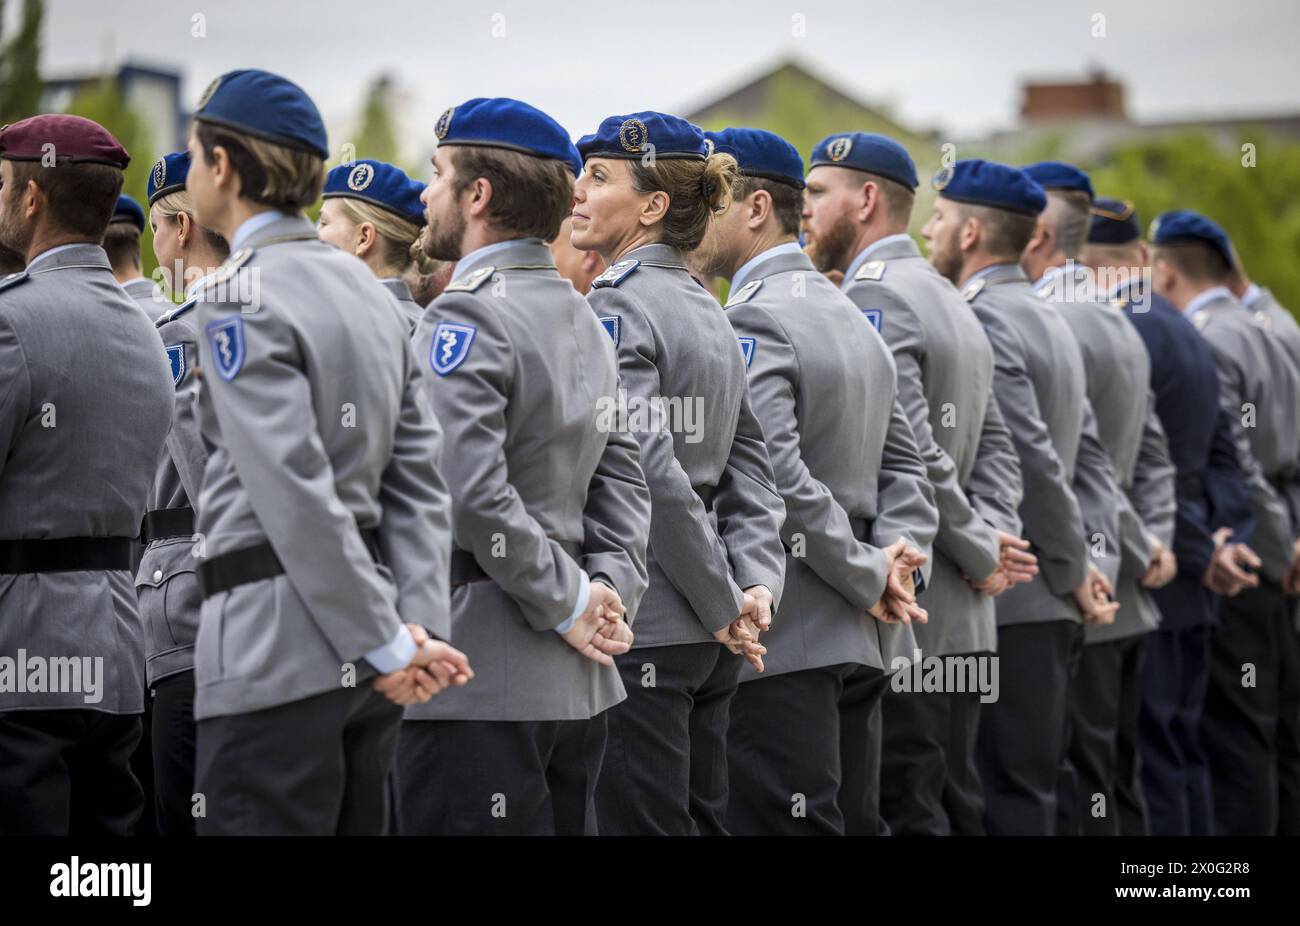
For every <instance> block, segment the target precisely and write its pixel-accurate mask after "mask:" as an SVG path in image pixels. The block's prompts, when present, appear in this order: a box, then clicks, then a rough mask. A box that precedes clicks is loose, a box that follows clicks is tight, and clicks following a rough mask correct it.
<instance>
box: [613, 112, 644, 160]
mask: <svg viewBox="0 0 1300 926" xmlns="http://www.w3.org/2000/svg"><path fill="white" fill-rule="evenodd" d="M648 134H649V133H648V132H647V131H646V127H645V123H644V122H642V121H641V120H640V119H628V120H627V121H626V122H624V123H623V124H622V125H621V126H619V129H618V141H619V144H621V145H622V146H623V150H624V151H629V152H632V153H633V154H635V153H636V152H638V151H640V150H641V149H642V148H644V147H645V143H646V141H647V136H648Z"/></svg>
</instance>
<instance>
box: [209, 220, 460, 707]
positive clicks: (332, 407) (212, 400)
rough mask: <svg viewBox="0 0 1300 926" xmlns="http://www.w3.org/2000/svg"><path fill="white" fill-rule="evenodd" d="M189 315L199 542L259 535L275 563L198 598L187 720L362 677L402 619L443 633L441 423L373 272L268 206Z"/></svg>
mask: <svg viewBox="0 0 1300 926" xmlns="http://www.w3.org/2000/svg"><path fill="white" fill-rule="evenodd" d="M195 328H196V330H201V331H202V332H203V337H201V338H200V340H199V363H200V366H201V369H202V375H201V379H202V387H201V388H200V390H199V403H198V420H199V429H200V431H201V433H202V435H203V440H204V442H205V444H206V446H207V449H208V459H207V464H206V466H205V468H204V472H203V487H202V490H201V491H200V493H199V504H198V515H199V518H198V526H199V532H200V534H201V535H202V537H201V538H200V541H201V543H202V547H203V550H202V552H204V553H205V555H206V556H209V557H211V556H216V555H218V554H222V553H227V552H229V551H232V550H237V549H242V548H245V547H249V546H254V545H257V544H260V543H263V542H270V544H271V546H272V547H273V548H274V550H275V553H276V555H277V556H278V557H279V559H280V561H281V563H283V565H284V569H285V573H284V574H283V575H279V576H276V577H274V578H272V579H267V580H263V581H260V582H252V583H247V584H244V585H239V586H236V587H235V588H233V589H231V590H229V591H227V592H222V593H219V594H216V595H213V596H212V597H210V598H208V599H206V600H205V601H204V602H203V609H202V617H201V619H200V622H199V635H198V641H197V644H196V646H195V654H194V661H195V685H196V693H195V716H196V717H197V718H198V719H200V720H202V719H203V718H205V717H214V716H218V715H222V714H234V713H246V712H251V711H257V710H261V709H263V708H268V707H274V706H276V705H279V704H286V703H289V702H292V701H296V700H300V699H302V698H307V697H311V696H313V695H317V694H323V693H325V692H328V691H332V690H334V689H336V688H338V687H339V686H340V685H348V684H366V682H365V681H364V679H366V678H367V677H369V676H370V675H372V674H373V673H374V668H373V667H372V666H370V665H369V663H366V662H364V661H363V657H364V656H365V654H366V653H368V652H370V651H371V650H372V649H375V648H377V647H380V646H383V645H385V644H387V643H390V642H391V641H392V640H393V639H394V638H395V637H396V636H397V633H398V631H399V629H400V627H401V624H402V623H403V622H408V623H415V624H421V625H423V626H425V627H427V628H429V629H430V630H432V631H433V632H434V633H436V634H437V635H439V636H441V637H444V638H445V637H447V636H449V634H450V619H449V614H448V601H447V598H448V592H447V576H448V556H449V551H450V514H451V503H450V499H449V497H448V494H447V489H446V486H445V485H444V483H443V481H442V477H441V475H440V474H439V470H438V462H439V458H440V456H441V448H442V432H441V430H440V428H439V426H438V422H437V420H436V419H435V418H434V417H433V416H432V415H430V414H429V413H428V411H427V410H426V408H425V406H426V404H427V403H426V402H425V400H424V391H425V389H426V388H427V385H426V382H425V377H424V374H423V371H422V369H421V368H420V366H419V365H418V364H417V363H416V360H415V355H414V353H413V351H412V350H411V346H410V340H409V332H408V329H407V324H406V320H405V318H404V317H403V316H402V314H401V312H399V311H398V309H397V306H396V305H395V303H394V301H393V299H392V298H391V296H389V295H388V293H387V291H386V290H385V289H384V288H383V287H382V286H380V285H379V284H378V281H376V280H375V277H374V275H373V274H372V273H371V272H370V271H369V270H368V269H367V268H366V267H365V265H364V264H362V263H361V262H359V261H357V260H356V259H355V258H354V257H352V256H351V255H349V254H344V253H343V252H341V251H339V250H337V249H336V248H333V247H330V246H329V245H327V244H325V243H324V242H322V241H320V239H319V238H317V237H316V233H315V229H314V228H313V227H312V225H311V223H310V222H308V221H307V220H306V219H305V218H304V217H303V216H301V215H283V216H281V217H280V218H278V219H277V220H276V221H274V222H272V223H270V224H269V225H266V226H264V227H262V228H260V229H259V230H258V231H256V232H255V233H254V234H253V235H251V236H250V238H249V240H248V242H247V246H246V247H242V248H240V249H239V250H238V251H237V252H235V253H234V254H232V255H231V257H230V259H229V260H228V261H226V263H225V264H223V269H222V271H220V272H218V273H217V274H214V275H213V276H212V277H211V278H209V280H208V281H207V284H206V285H205V287H204V289H203V291H202V296H201V298H200V301H199V305H198V318H197V319H196V320H195ZM370 529H374V530H377V532H378V546H379V551H380V553H381V558H382V563H383V565H379V566H377V565H376V563H375V562H374V560H372V559H371V555H370V553H369V552H368V550H367V546H366V544H365V541H364V540H363V538H362V535H361V531H362V530H370ZM359 662H360V665H358V663H359Z"/></svg>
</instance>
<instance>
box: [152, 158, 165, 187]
mask: <svg viewBox="0 0 1300 926" xmlns="http://www.w3.org/2000/svg"><path fill="white" fill-rule="evenodd" d="M166 182H167V159H166V158H159V159H158V160H157V161H155V162H154V165H153V188H154V189H155V190H161V189H162V188H163V185H164V184H165V183H166Z"/></svg>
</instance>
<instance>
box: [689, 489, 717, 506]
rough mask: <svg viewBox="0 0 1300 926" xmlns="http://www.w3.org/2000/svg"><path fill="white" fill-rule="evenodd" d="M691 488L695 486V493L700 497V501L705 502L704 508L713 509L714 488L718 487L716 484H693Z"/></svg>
mask: <svg viewBox="0 0 1300 926" xmlns="http://www.w3.org/2000/svg"><path fill="white" fill-rule="evenodd" d="M691 488H693V489H694V490H695V494H696V495H698V496H699V497H700V501H702V502H704V510H705V511H712V510H713V490H714V489H715V488H717V487H716V486H691Z"/></svg>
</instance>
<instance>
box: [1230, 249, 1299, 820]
mask: <svg viewBox="0 0 1300 926" xmlns="http://www.w3.org/2000/svg"><path fill="white" fill-rule="evenodd" d="M1228 287H1229V288H1230V289H1231V290H1232V293H1233V295H1234V296H1236V297H1237V299H1238V301H1239V302H1241V304H1242V305H1243V306H1245V307H1246V309H1247V310H1248V311H1250V312H1251V313H1253V314H1254V316H1255V321H1256V323H1258V324H1259V325H1260V327H1262V328H1263V329H1264V330H1265V331H1266V332H1268V333H1269V334H1271V335H1272V336H1273V337H1275V338H1277V340H1278V341H1280V342H1281V343H1282V346H1283V347H1284V348H1286V353H1287V356H1288V357H1290V358H1291V362H1292V363H1293V364H1295V367H1296V369H1297V370H1300V323H1297V322H1296V319H1295V316H1294V315H1292V314H1291V313H1290V312H1288V311H1287V310H1286V309H1284V308H1283V307H1282V306H1281V305H1280V304H1279V303H1278V301H1277V298H1276V297H1275V296H1274V295H1273V293H1272V292H1270V291H1269V290H1268V289H1266V288H1263V287H1260V286H1259V285H1257V284H1255V283H1253V282H1251V280H1250V278H1249V277H1247V276H1246V273H1245V270H1244V269H1243V268H1242V266H1241V261H1240V259H1238V260H1237V261H1236V263H1235V264H1234V267H1233V274H1232V277H1231V279H1230V281H1229V283H1228ZM1293 403H1294V404H1293V407H1296V408H1300V395H1297V396H1296V397H1295V399H1294V400H1293ZM1290 485H1291V486H1292V491H1291V492H1289V493H1288V497H1287V507H1288V509H1289V510H1290V512H1291V524H1292V526H1293V527H1296V528H1300V480H1292V481H1291V483H1290ZM1295 544H1296V546H1295V549H1294V553H1295V554H1297V555H1296V557H1295V558H1294V559H1293V560H1292V563H1293V565H1292V568H1291V569H1290V570H1289V571H1288V573H1287V575H1286V576H1284V577H1283V581H1282V590H1283V592H1285V593H1286V595H1287V597H1288V598H1289V599H1290V606H1291V613H1292V614H1293V615H1294V618H1295V626H1296V631H1297V632H1298V633H1300V538H1297V539H1296V541H1295ZM1285 690H1286V692H1287V699H1286V700H1287V702H1289V704H1290V706H1289V707H1288V706H1285V704H1284V705H1283V706H1282V707H1281V708H1280V709H1279V714H1278V723H1279V724H1280V725H1281V726H1280V728H1279V730H1278V763H1279V768H1278V776H1279V787H1280V789H1281V794H1280V796H1279V807H1278V834H1279V835H1283V836H1295V835H1298V834H1300V678H1297V679H1295V680H1293V681H1291V682H1290V683H1289V684H1288V685H1287V686H1286V689H1285Z"/></svg>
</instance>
